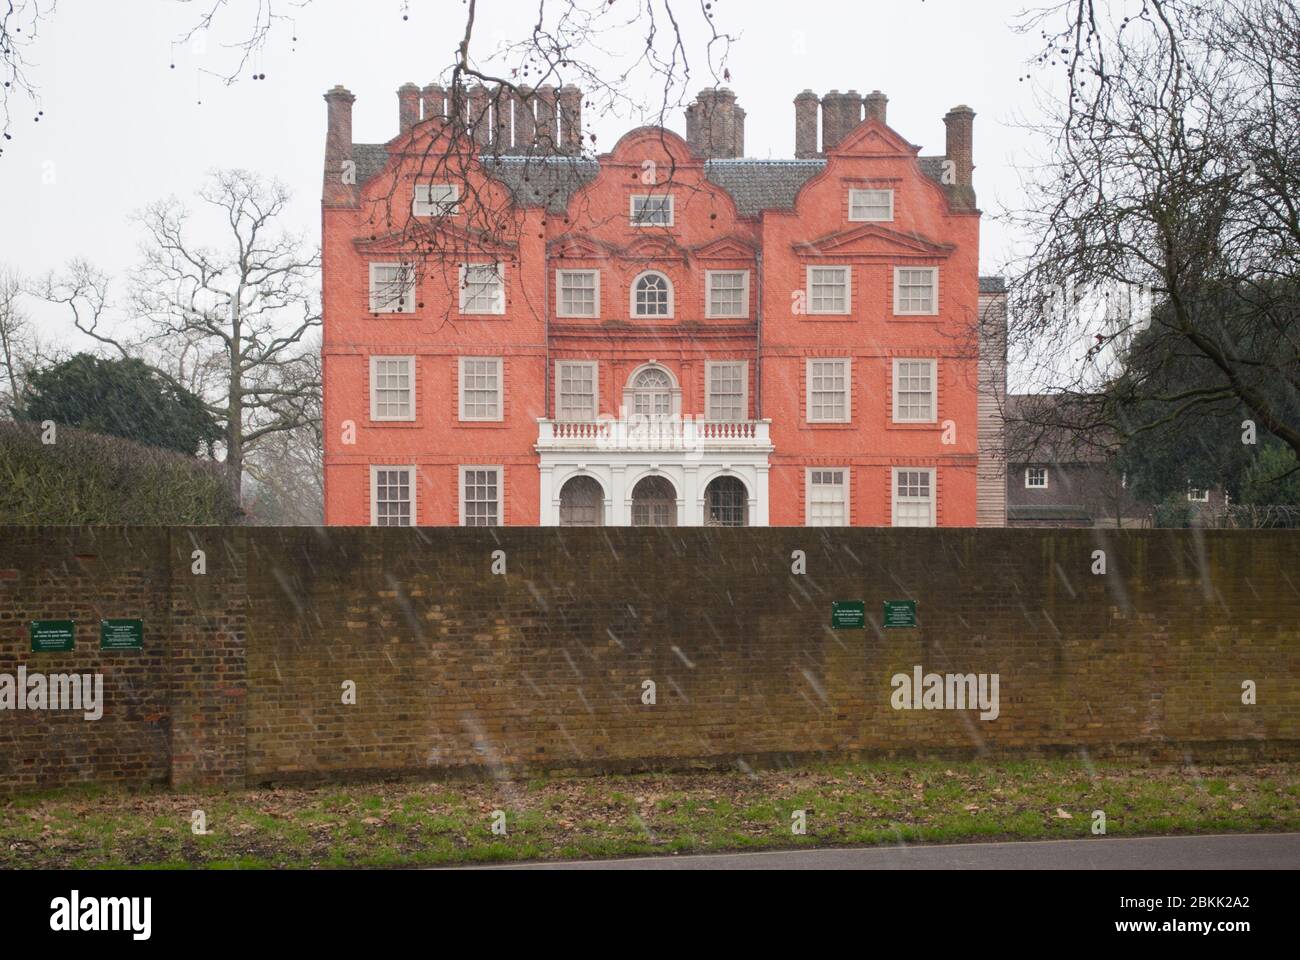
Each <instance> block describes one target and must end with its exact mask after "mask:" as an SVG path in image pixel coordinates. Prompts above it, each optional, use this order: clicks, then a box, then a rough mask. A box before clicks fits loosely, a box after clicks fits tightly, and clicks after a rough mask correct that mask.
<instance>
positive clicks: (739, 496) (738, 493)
mask: <svg viewBox="0 0 1300 960" xmlns="http://www.w3.org/2000/svg"><path fill="white" fill-rule="evenodd" d="M704 525H705V526H706V527H746V526H749V497H748V495H747V494H746V493H745V485H744V484H743V483H741V482H740V480H738V479H737V478H736V477H715V478H714V479H713V480H712V481H710V483H709V485H708V486H707V487H705V488H704Z"/></svg>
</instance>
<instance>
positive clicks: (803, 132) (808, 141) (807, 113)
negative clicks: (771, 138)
mask: <svg viewBox="0 0 1300 960" xmlns="http://www.w3.org/2000/svg"><path fill="white" fill-rule="evenodd" d="M820 102H821V101H819V100H818V99H817V94H815V93H813V92H812V91H811V90H805V91H803V93H801V94H799V95H798V96H797V97H795V98H794V155H795V156H796V157H798V158H799V159H800V160H808V159H812V158H813V157H816V156H817V106H818V104H819V103H820Z"/></svg>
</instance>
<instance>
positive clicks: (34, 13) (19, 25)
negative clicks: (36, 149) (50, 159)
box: [0, 0, 55, 155]
mask: <svg viewBox="0 0 1300 960" xmlns="http://www.w3.org/2000/svg"><path fill="white" fill-rule="evenodd" d="M54 7H55V0H3V2H0V138H3V142H0V155H3V154H4V149H5V148H4V144H5V143H6V142H8V141H9V140H12V139H13V134H12V132H11V131H12V128H13V119H14V117H13V112H14V110H15V109H16V107H15V104H14V98H15V97H18V96H21V97H23V98H25V99H26V100H27V102H28V104H29V105H30V106H31V109H32V111H33V119H34V120H40V118H41V117H42V116H43V115H44V112H43V111H42V110H41V104H40V96H39V94H38V92H37V89H36V84H35V82H34V81H33V80H32V78H31V76H30V74H29V72H28V71H29V70H30V69H31V66H32V64H31V59H30V57H31V48H32V46H33V45H34V44H36V43H37V42H38V41H39V39H40V34H41V30H42V28H43V27H44V26H45V25H46V24H47V23H48V22H49V19H50V17H51V16H53V14H54Z"/></svg>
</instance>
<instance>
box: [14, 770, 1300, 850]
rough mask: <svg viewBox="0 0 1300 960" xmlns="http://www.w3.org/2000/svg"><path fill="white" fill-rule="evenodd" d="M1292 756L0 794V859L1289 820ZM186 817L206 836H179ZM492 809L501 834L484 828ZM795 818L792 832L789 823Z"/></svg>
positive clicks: (795, 842)
mask: <svg viewBox="0 0 1300 960" xmlns="http://www.w3.org/2000/svg"><path fill="white" fill-rule="evenodd" d="M1298 800H1300V764H1263V765H1260V764H1256V765H1248V766H1230V767H1219V766H1214V767H1185V766H1177V767H1176V766H1154V765H1153V766H1146V765H1135V764H1118V763H1086V764H1085V763H1081V762H1076V761H1051V760H1033V761H1018V762H1004V763H950V762H943V761H938V762H921V761H910V762H908V761H893V762H868V763H839V764H826V765H820V766H807V767H799V768H792V769H787V770H780V771H759V772H740V771H736V772H729V773H690V774H638V775H633V776H606V777H584V778H552V779H542V780H533V781H528V782H524V781H498V782H478V783H460V782H457V783H446V782H439V783H411V782H394V783H367V784H353V785H325V786H318V787H310V788H275V789H262V790H246V791H237V792H220V793H218V792H208V793H174V792H170V791H164V790H150V791H144V792H131V793H126V792H119V791H109V790H71V791H59V792H57V793H49V794H42V795H29V796H23V797H13V798H7V799H0V868H4V869H22V868H33V867H55V868H60V867H67V868H101V867H103V868H109V867H117V868H121V867H138V868H186V867H205V868H234V869H239V868H272V867H275V868H284V867H412V866H435V865H448V864H460V863H475V862H485V861H508V860H531V859H572V858H582V857H615V856H638V855H643V854H672V853H687V852H689V853H705V852H719V851H725V850H762V849H776V848H791V847H800V846H831V845H838V844H880V843H898V842H905V843H917V842H959V841H972V840H994V839H1012V840H1040V839H1066V838H1086V837H1089V836H1092V835H1093V824H1094V815H1093V812H1094V811H1098V810H1100V811H1103V812H1104V813H1105V818H1106V819H1105V825H1106V833H1107V834H1108V835H1111V836H1135V835H1155V834H1180V833H1226V832H1252V831H1253V832H1261V831H1287V830H1300V802H1297V801H1298ZM199 810H201V811H202V812H203V815H204V818H205V820H206V826H207V830H208V832H207V834H205V835H196V834H195V833H194V832H193V830H192V822H193V816H194V811H199ZM495 811H503V812H504V815H505V818H504V820H505V833H504V834H500V833H494V832H493V823H494V821H499V820H500V818H499V817H498V816H496V815H495ZM797 811H803V814H804V819H805V822H806V825H807V832H806V833H804V834H802V835H799V834H795V833H794V832H793V830H792V825H793V824H794V822H795V818H796V812H797Z"/></svg>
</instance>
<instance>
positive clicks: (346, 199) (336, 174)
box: [321, 85, 357, 206]
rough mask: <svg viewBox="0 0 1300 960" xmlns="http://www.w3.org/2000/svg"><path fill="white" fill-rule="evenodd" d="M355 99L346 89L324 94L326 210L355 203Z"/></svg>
mask: <svg viewBox="0 0 1300 960" xmlns="http://www.w3.org/2000/svg"><path fill="white" fill-rule="evenodd" d="M356 99H357V98H356V97H354V96H353V95H352V93H351V91H349V90H348V89H347V88H346V87H342V86H338V85H336V86H334V87H333V88H332V89H331V90H329V91H328V92H327V93H326V94H325V103H326V104H327V107H326V111H327V121H326V128H325V179H324V182H323V184H322V189H321V200H322V201H323V202H324V203H325V204H326V206H350V205H353V204H355V203H356V202H357V187H356V183H357V175H356V167H355V165H354V164H353V162H352V104H353V103H355V102H356Z"/></svg>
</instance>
